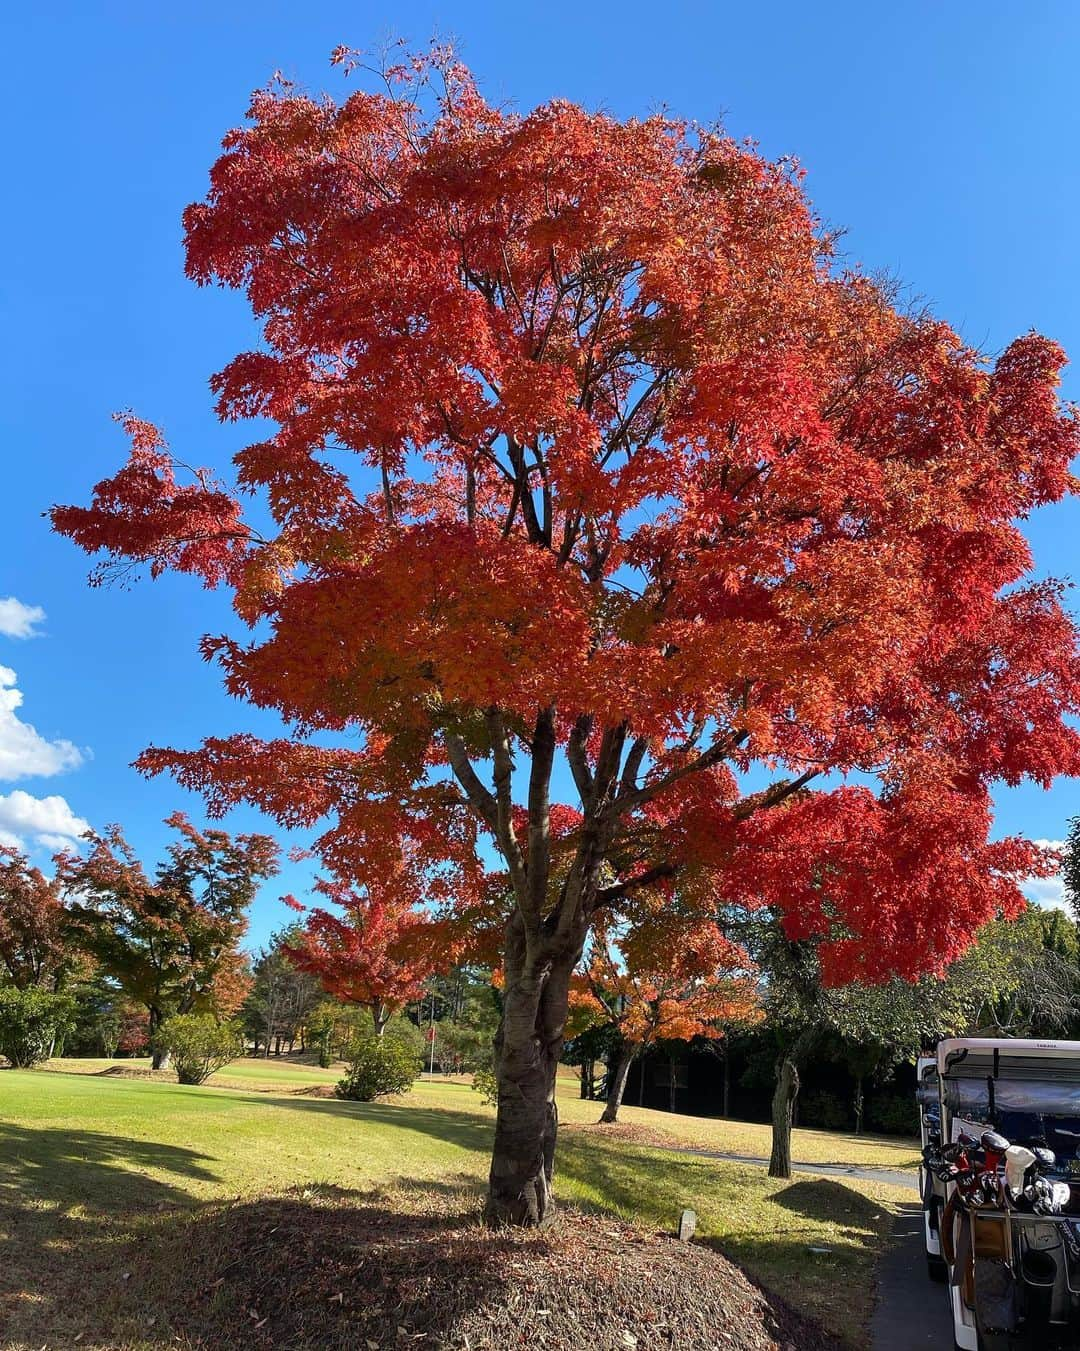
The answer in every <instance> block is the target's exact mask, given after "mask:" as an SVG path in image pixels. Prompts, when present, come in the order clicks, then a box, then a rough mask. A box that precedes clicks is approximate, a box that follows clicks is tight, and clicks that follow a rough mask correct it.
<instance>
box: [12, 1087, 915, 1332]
mask: <svg viewBox="0 0 1080 1351" xmlns="http://www.w3.org/2000/svg"><path fill="white" fill-rule="evenodd" d="M127 1063H129V1064H130V1062H127ZM271 1068H272V1069H273V1070H274V1072H275V1073H276V1074H279V1075H281V1076H282V1079H281V1080H280V1081H279V1082H280V1083H282V1084H283V1085H286V1084H287V1085H289V1086H290V1087H292V1088H293V1089H295V1088H296V1087H302V1086H303V1081H304V1080H305V1079H306V1081H307V1082H308V1083H311V1082H316V1083H318V1082H323V1081H325V1080H326V1079H330V1080H332V1079H333V1078H334V1077H335V1072H334V1071H319V1070H318V1069H317V1068H315V1067H311V1066H304V1065H286V1064H280V1065H273V1066H271V1067H264V1066H263V1065H262V1064H261V1063H260V1062H253V1061H249V1062H243V1063H241V1064H237V1065H233V1066H230V1067H229V1069H228V1071H227V1072H226V1073H227V1077H232V1078H233V1079H235V1078H237V1077H242V1075H243V1073H244V1072H245V1071H248V1072H250V1075H251V1079H252V1082H254V1083H267V1082H268V1081H267V1080H266V1079H265V1078H262V1077H260V1076H264V1075H265V1074H266V1073H267V1071H268V1070H269V1069H271ZM290 1076H292V1077H290ZM312 1076H314V1078H313V1077H312ZM567 1087H572V1085H567ZM562 1114H563V1120H564V1122H566V1125H567V1128H566V1129H565V1130H564V1132H563V1133H562V1137H561V1140H560V1145H559V1156H558V1162H557V1191H558V1195H559V1197H560V1199H561V1200H562V1201H565V1202H569V1203H573V1204H577V1205H579V1206H583V1207H587V1208H594V1209H598V1210H604V1211H609V1212H613V1213H616V1214H619V1215H621V1216H623V1217H625V1218H628V1219H632V1220H635V1221H637V1222H639V1223H642V1224H645V1225H649V1226H655V1227H663V1228H670V1227H671V1226H672V1225H673V1223H674V1221H675V1219H676V1217H677V1215H678V1213H679V1210H680V1209H681V1208H682V1207H683V1206H692V1207H693V1208H694V1209H696V1210H697V1212H698V1216H699V1230H698V1232H699V1235H700V1237H701V1238H702V1239H703V1240H704V1241H705V1242H707V1243H714V1244H717V1245H719V1246H720V1247H721V1248H722V1249H723V1250H724V1251H725V1252H726V1253H728V1254H729V1255H730V1256H732V1257H734V1258H735V1259H736V1260H738V1261H739V1262H741V1263H742V1264H743V1265H744V1266H746V1267H747V1268H748V1269H749V1270H750V1271H751V1272H752V1273H753V1274H754V1275H755V1276H757V1277H758V1278H759V1279H760V1280H761V1281H762V1283H763V1284H764V1285H766V1287H768V1288H771V1289H773V1290H774V1291H777V1292H779V1293H780V1294H782V1295H783V1296H784V1298H786V1299H787V1300H788V1301H789V1302H791V1303H794V1304H795V1305H797V1306H799V1307H802V1308H804V1309H807V1310H808V1311H811V1312H814V1313H815V1314H817V1316H819V1317H820V1318H821V1319H822V1321H823V1322H825V1323H826V1325H827V1326H830V1327H831V1328H833V1329H834V1330H835V1331H837V1332H838V1333H840V1334H842V1335H843V1336H845V1338H846V1339H847V1340H848V1342H849V1344H850V1345H852V1346H858V1345H860V1344H861V1343H860V1335H861V1330H862V1328H863V1327H864V1325H865V1320H866V1317H867V1315H868V1312H869V1308H870V1302H871V1291H872V1285H873V1276H872V1271H873V1263H874V1260H875V1258H876V1255H877V1253H878V1251H879V1250H880V1248H881V1245H882V1243H883V1241H884V1236H885V1235H886V1233H887V1232H888V1228H889V1226H890V1224H891V1217H892V1214H893V1210H894V1207H895V1206H896V1204H897V1203H898V1202H901V1201H904V1200H908V1199H910V1194H905V1193H903V1192H901V1191H899V1190H898V1189H896V1188H893V1187H881V1186H874V1185H870V1184H864V1183H857V1182H849V1181H848V1180H847V1179H845V1180H844V1182H843V1184H841V1183H839V1182H837V1181H835V1180H830V1179H824V1178H817V1179H814V1178H810V1177H805V1176H803V1177H799V1178H797V1179H796V1180H795V1181H793V1182H778V1181H771V1180H770V1179H768V1178H766V1177H765V1176H764V1173H763V1171H762V1170H761V1169H758V1168H751V1167H746V1166H742V1165H735V1164H730V1163H723V1162H719V1161H717V1160H713V1159H704V1158H696V1157H693V1156H689V1155H681V1154H675V1153H671V1152H667V1151H663V1150H660V1149H657V1148H652V1147H649V1145H647V1144H639V1143H638V1142H637V1140H636V1139H634V1138H632V1139H629V1140H628V1139H625V1138H618V1137H613V1136H612V1135H611V1133H610V1131H609V1130H605V1129H604V1128H601V1127H597V1126H595V1125H593V1124H591V1123H592V1122H593V1121H594V1119H595V1117H596V1116H597V1115H598V1110H597V1104H595V1103H582V1102H580V1100H579V1099H576V1098H573V1097H572V1096H570V1095H569V1094H566V1095H564V1101H563V1103H562ZM492 1115H493V1114H492V1112H491V1110H490V1109H489V1108H486V1107H484V1106H483V1105H482V1104H481V1102H480V1100H479V1098H478V1095H477V1094H475V1093H473V1092H472V1091H471V1090H470V1089H469V1088H468V1087H467V1086H466V1085H463V1084H458V1083H448V1082H440V1081H438V1080H436V1081H433V1082H422V1083H420V1084H418V1085H417V1087H416V1089H415V1090H414V1092H413V1093H412V1094H410V1095H409V1096H408V1097H407V1098H405V1099H400V1100H395V1101H387V1102H380V1103H375V1104H354V1103H345V1102H339V1101H337V1100H334V1099H325V1098H312V1097H304V1096H300V1095H298V1094H297V1093H296V1092H295V1091H292V1092H290V1091H287V1090H285V1091H283V1090H282V1089H281V1088H279V1089H278V1091H277V1092H273V1091H261V1092H253V1091H250V1090H248V1091H239V1090H237V1089H235V1088H227V1087H216V1088H214V1087H209V1086H205V1087H201V1088H189V1087H183V1086H181V1085H178V1084H173V1083H165V1082H156V1081H147V1080H143V1079H125V1078H121V1077H115V1076H112V1075H101V1074H100V1073H98V1074H86V1073H82V1074H71V1073H57V1072H54V1071H50V1070H35V1071H16V1070H8V1071H2V1072H0V1207H2V1210H0V1346H4V1347H8V1348H15V1347H18V1348H24V1347H25V1348H30V1347H33V1348H34V1349H35V1351H36V1348H39V1347H41V1346H42V1345H47V1346H48V1347H50V1348H52V1347H58V1346H68V1345H79V1346H80V1347H86V1346H102V1347H106V1346H107V1347H110V1348H115V1347H119V1346H123V1347H129V1346H131V1347H135V1346H138V1347H144V1346H145V1347H151V1346H153V1347H157V1346H165V1345H173V1346H175V1345H176V1342H175V1341H173V1339H172V1335H171V1333H169V1332H168V1325H167V1318H166V1317H165V1316H164V1315H162V1317H161V1319H160V1323H161V1329H160V1333H154V1332H153V1331H152V1329H151V1328H150V1327H149V1326H148V1324H147V1318H148V1316H154V1315H148V1313H147V1309H146V1304H145V1294H144V1295H143V1296H141V1297H140V1299H139V1300H138V1301H135V1300H133V1299H131V1298H129V1296H128V1291H127V1287H126V1285H125V1281H124V1270H125V1264H128V1265H130V1264H131V1263H132V1262H134V1261H136V1259H138V1260H139V1261H141V1262H142V1263H144V1264H145V1262H146V1261H152V1259H153V1254H154V1252H155V1251H156V1249H155V1244H157V1243H158V1242H159V1238H158V1237H157V1236H160V1235H161V1234H162V1233H163V1232H164V1231H163V1226H166V1227H167V1228H168V1229H169V1230H170V1231H171V1232H172V1234H174V1235H175V1232H176V1230H177V1227H178V1226H183V1225H184V1224H185V1223H186V1222H187V1221H188V1219H189V1217H192V1216H194V1215H196V1214H197V1213H199V1212H200V1211H201V1210H205V1209H206V1208H207V1207H211V1206H213V1205H215V1204H219V1203H221V1202H224V1201H228V1200H231V1199H232V1198H236V1197H244V1198H256V1197H259V1196H265V1195H268V1194H274V1193H278V1192H280V1191H282V1190H284V1189H285V1188H287V1187H291V1186H295V1185H296V1184H303V1185H307V1186H308V1187H310V1188H312V1189H316V1190H318V1189H323V1190H325V1189H333V1190H338V1189H340V1190H341V1191H343V1192H346V1193H349V1194H350V1195H362V1196H364V1197H366V1198H368V1200H369V1201H370V1198H371V1196H372V1195H373V1194H380V1195H384V1196H393V1197H396V1198H399V1199H400V1197H401V1195H403V1194H408V1193H409V1192H410V1191H411V1192H412V1193H414V1194H418V1195H420V1196H422V1195H423V1194H424V1193H425V1192H433V1191H440V1192H447V1191H453V1192H460V1193H462V1194H463V1195H464V1196H466V1197H467V1198H470V1199H469V1200H468V1204H476V1203H477V1198H478V1197H479V1194H480V1191H481V1188H482V1185H483V1179H484V1176H485V1173H486V1169H487V1162H488V1150H489V1148H490V1142H491V1123H492ZM626 1116H627V1122H628V1124H630V1125H631V1126H635V1127H639V1128H641V1127H644V1128H647V1129H649V1130H650V1131H652V1130H655V1131H657V1132H659V1130H660V1129H661V1128H662V1129H663V1130H664V1131H665V1132H666V1138H669V1139H671V1140H672V1141H673V1142H681V1143H683V1144H685V1145H688V1146H692V1147H699V1148H731V1149H733V1150H738V1151H739V1152H748V1153H750V1152H753V1153H757V1152H760V1151H761V1150H762V1149H763V1148H764V1146H763V1143H762V1142H763V1137H762V1136H761V1135H760V1134H757V1135H755V1134H754V1133H753V1132H755V1131H758V1130H759V1128H748V1127H743V1126H735V1125H733V1124H731V1123H722V1122H711V1121H709V1122H706V1121H700V1120H698V1119H696V1118H686V1117H682V1118H669V1117H667V1116H666V1114H664V1113H656V1112H643V1111H642V1110H641V1109H633V1108H628V1109H626ZM653 1118H663V1120H662V1121H661V1122H660V1123H656V1122H654V1121H653ZM586 1123H588V1124H586ZM688 1123H693V1124H688ZM748 1131H749V1132H750V1133H749V1134H747V1132H748ZM753 1142H756V1143H753ZM857 1143H861V1145H862V1146H863V1147H864V1148H865V1149H866V1150H867V1151H871V1152H874V1151H876V1152H874V1153H873V1157H874V1161H875V1162H877V1163H878V1164H879V1165H880V1163H882V1162H883V1161H884V1160H885V1159H886V1158H890V1159H891V1158H893V1156H892V1155H890V1154H888V1153H887V1152H883V1151H884V1148H885V1147H884V1146H878V1145H875V1144H873V1142H869V1141H862V1142H857ZM848 1148H849V1143H848V1141H847V1137H838V1136H833V1137H829V1136H826V1135H825V1134H824V1133H818V1132H802V1133H800V1149H797V1150H796V1154H797V1155H799V1154H800V1153H801V1156H802V1157H804V1158H805V1157H809V1154H808V1153H807V1150H808V1149H810V1150H813V1151H817V1152H818V1154H819V1155H820V1157H830V1158H836V1159H842V1157H843V1155H844V1152H845V1151H846V1150H847V1149H848ZM891 1148H892V1149H894V1150H898V1153H897V1155H896V1158H897V1159H899V1158H900V1157H901V1156H902V1153H903V1150H902V1147H897V1146H895V1145H894V1146H891ZM398 1203H399V1200H398V1201H395V1202H394V1204H398ZM811 1247H816V1248H827V1249H828V1250H829V1251H828V1252H827V1253H824V1254H819V1255H816V1256H815V1255H811V1254H810V1253H809V1252H808V1249H809V1248H811ZM171 1250H173V1249H170V1251H171ZM162 1251H163V1252H164V1251H166V1248H165V1247H162ZM162 1261H163V1262H164V1261H165V1259H164V1258H163V1259H162ZM173 1275H174V1274H173ZM170 1278H172V1277H171V1276H170V1273H166V1272H163V1273H161V1279H162V1280H163V1282H164V1286H165V1287H167V1286H168V1279H170ZM133 1284H134V1283H133ZM91 1290H92V1291H93V1292H94V1297H93V1298H92V1299H89V1298H87V1297H86V1292H87V1291H91ZM839 1292H842V1293H839ZM79 1334H81V1339H80V1340H79V1342H78V1343H76V1342H75V1337H76V1336H77V1335H79ZM5 1338H6V1340H5Z"/></svg>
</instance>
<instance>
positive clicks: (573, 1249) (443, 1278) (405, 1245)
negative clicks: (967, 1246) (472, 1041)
mask: <svg viewBox="0 0 1080 1351" xmlns="http://www.w3.org/2000/svg"><path fill="white" fill-rule="evenodd" d="M476 1204H477V1203H476V1199H475V1197H474V1196H470V1197H462V1196H453V1195H447V1194H445V1193H443V1194H441V1195H440V1194H438V1193H436V1194H435V1196H434V1197H433V1196H432V1195H431V1194H428V1193H424V1194H420V1193H406V1194H403V1196H402V1198H401V1201H400V1203H399V1202H398V1201H397V1200H393V1201H391V1202H387V1201H386V1200H385V1199H384V1198H380V1200H379V1203H378V1204H377V1205H372V1204H362V1203H360V1202H359V1201H358V1198H356V1197H355V1196H349V1195H343V1194H334V1193H333V1192H323V1193H322V1194H321V1195H317V1196H312V1195H311V1193H310V1192H308V1193H298V1194H297V1195H295V1196H287V1197H283V1198H276V1199H274V1198H271V1199H266V1200H260V1201H255V1202H244V1203H237V1204H235V1205H233V1206H230V1207H228V1208H226V1209H223V1210H218V1211H216V1212H214V1213H212V1214H204V1215H203V1216H202V1217H201V1218H199V1219H198V1220H195V1221H194V1222H193V1223H192V1225H191V1226H190V1227H188V1228H187V1232H186V1233H185V1235H184V1239H183V1246H184V1250H185V1253H186V1254H187V1263H188V1269H187V1272H186V1279H185V1286H186V1289H187V1291H188V1292H189V1297H188V1299H187V1300H186V1301H185V1307H183V1308H177V1307H176V1305H175V1304H174V1305H173V1307H172V1308H170V1309H169V1322H170V1323H171V1326H172V1331H173V1333H174V1335H175V1334H177V1333H179V1334H180V1339H181V1340H183V1341H184V1342H185V1343H186V1344H188V1345H191V1344H194V1345H195V1346H205V1347H214V1348H231V1347H241V1346H243V1347H247V1348H270V1347H290V1348H315V1347H318V1348H339V1349H340V1351H344V1348H350V1351H352V1349H353V1348H359V1349H360V1351H364V1348H367V1351H383V1349H384V1348H386V1349H388V1348H395V1351H400V1348H402V1347H403V1346H406V1345H408V1344H410V1343H415V1344H416V1345H417V1346H423V1347H424V1348H426V1349H427V1351H436V1349H439V1351H448V1349H449V1348H454V1351H457V1348H461V1349H462V1351H481V1348H484V1349H485V1351H507V1348H512V1347H530V1346H545V1347H548V1348H552V1349H553V1351H635V1348H639V1349H640V1351H658V1349H659V1348H676V1347H677V1348H679V1351H715V1348H718V1347H719V1348H725V1351H818V1349H820V1351H826V1349H829V1351H832V1349H833V1348H837V1347H838V1346H839V1343H838V1342H836V1341H835V1340H834V1339H832V1338H831V1337H830V1336H829V1335H828V1334H827V1333H825V1332H824V1331H822V1330H821V1329H820V1328H818V1327H817V1326H815V1325H812V1324H810V1323H808V1322H807V1321H806V1320H805V1319H804V1318H802V1317H800V1316H799V1315H798V1314H797V1313H795V1312H794V1311H793V1310H791V1309H790V1308H788V1307H787V1306H786V1305H784V1304H782V1303H781V1302H780V1301H778V1300H776V1299H775V1298H774V1297H772V1296H769V1295H767V1294H766V1293H765V1292H764V1291H762V1290H761V1289H760V1288H759V1287H758V1286H757V1285H755V1284H754V1283H753V1282H752V1281H751V1280H750V1279H749V1278H748V1277H747V1275H746V1274H745V1273H744V1272H743V1271H742V1270H741V1269H740V1268H739V1267H737V1266H735V1265H734V1264H733V1263H732V1262H730V1261H728V1260H727V1259H726V1258H725V1257H723V1256H721V1255H720V1254H718V1253H717V1252H715V1251H713V1250H711V1249H709V1248H706V1247H700V1246H698V1245H696V1244H681V1243H678V1242H676V1241H675V1240H674V1239H672V1238H667V1237H663V1236H660V1235H657V1234H648V1233H643V1232H641V1231H640V1230H638V1229H635V1228H632V1227H631V1226H629V1225H626V1224H622V1223H620V1222H618V1221H615V1220H612V1219H608V1218H604V1217H597V1216H587V1215H582V1214H579V1213H573V1212H564V1213H563V1214H562V1216H561V1217H560V1220H559V1222H558V1224H557V1226H555V1227H554V1228H553V1229H551V1230H549V1231H547V1232H545V1233H543V1234H532V1235H520V1234H514V1233H506V1232H503V1233H492V1232H490V1231H489V1230H487V1229H485V1228H484V1227H483V1226H482V1224H481V1223H480V1220H479V1215H478V1213H477V1209H476ZM418 1206H422V1207H423V1209H421V1210H418V1209H417V1207H418Z"/></svg>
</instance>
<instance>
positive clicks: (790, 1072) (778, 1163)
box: [769, 1051, 799, 1177]
mask: <svg viewBox="0 0 1080 1351" xmlns="http://www.w3.org/2000/svg"><path fill="white" fill-rule="evenodd" d="M798 1093H799V1067H798V1065H797V1064H796V1060H795V1055H794V1053H793V1052H792V1051H785V1052H784V1053H783V1054H782V1055H781V1056H779V1058H778V1059H777V1062H776V1091H775V1092H774V1093H773V1100H772V1155H771V1157H770V1158H769V1176H770V1177H790V1176H791V1125H792V1114H793V1109H794V1107H795V1099H796V1097H797V1096H798Z"/></svg>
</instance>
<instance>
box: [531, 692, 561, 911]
mask: <svg viewBox="0 0 1080 1351" xmlns="http://www.w3.org/2000/svg"><path fill="white" fill-rule="evenodd" d="M554 762H555V709H554V706H552V705H549V706H548V707H547V708H543V709H541V710H540V712H539V713H538V714H537V717H536V727H535V729H534V731H533V744H532V770H531V772H530V774H529V845H528V868H527V872H528V879H527V880H528V887H529V906H530V908H531V909H532V910H533V911H534V912H535V913H536V914H539V913H540V912H541V911H542V910H543V908H544V902H545V901H546V899H547V884H548V874H549V872H550V870H551V822H550V812H549V805H550V804H549V789H550V785H551V767H552V765H553V764H554Z"/></svg>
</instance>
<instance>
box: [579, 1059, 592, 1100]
mask: <svg viewBox="0 0 1080 1351" xmlns="http://www.w3.org/2000/svg"><path fill="white" fill-rule="evenodd" d="M579 1072H580V1074H581V1096H582V1098H583V1099H585V1100H586V1101H587V1100H588V1099H589V1098H591V1097H592V1061H591V1060H583V1061H582V1062H581V1069H580V1071H579Z"/></svg>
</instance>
